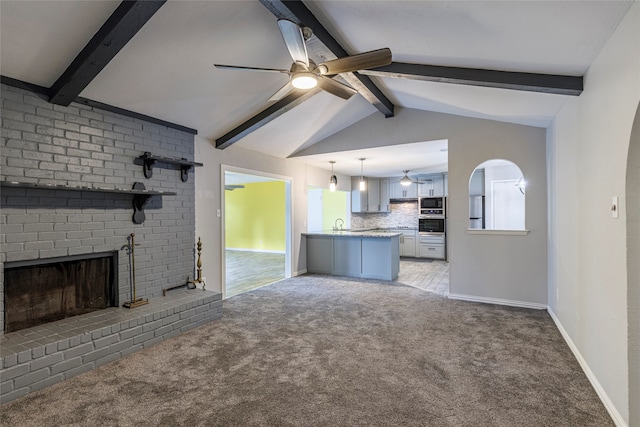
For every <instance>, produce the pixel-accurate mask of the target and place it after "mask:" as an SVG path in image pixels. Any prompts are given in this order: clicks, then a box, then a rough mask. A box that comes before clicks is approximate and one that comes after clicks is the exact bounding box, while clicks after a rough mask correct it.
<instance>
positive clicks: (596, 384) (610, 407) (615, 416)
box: [547, 308, 628, 427]
mask: <svg viewBox="0 0 640 427" xmlns="http://www.w3.org/2000/svg"><path fill="white" fill-rule="evenodd" d="M547 311H548V313H549V315H550V316H551V318H552V319H553V321H554V322H555V324H556V327H557V328H558V330H559V331H560V334H561V335H562V338H564V340H565V341H566V343H567V345H568V346H569V348H570V349H571V352H572V353H573V355H574V356H575V358H576V359H577V360H578V363H579V364H580V367H581V368H582V370H583V371H584V373H585V375H586V376H587V378H588V379H589V382H590V383H591V385H592V386H593V388H594V390H595V391H596V393H597V394H598V397H599V398H600V400H601V401H602V404H603V405H604V407H605V408H606V409H607V412H609V415H610V416H611V419H612V420H613V422H614V423H615V425H616V426H618V427H628V425H627V423H626V422H625V420H624V419H623V418H622V415H620V412H618V410H617V409H616V407H615V405H614V404H613V402H612V401H611V399H609V396H608V395H607V393H606V392H605V391H604V389H603V388H602V385H600V381H598V378H597V377H596V375H595V374H594V373H593V371H592V370H591V368H589V364H588V363H587V361H586V360H584V357H582V354H580V351H579V350H578V347H576V345H575V344H574V343H573V340H572V339H571V337H570V336H569V334H568V333H567V331H566V330H565V329H564V327H563V326H562V323H560V320H559V319H558V317H557V316H556V314H555V313H554V312H553V310H551V308H548V309H547Z"/></svg>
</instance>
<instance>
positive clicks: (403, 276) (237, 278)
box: [226, 250, 449, 298]
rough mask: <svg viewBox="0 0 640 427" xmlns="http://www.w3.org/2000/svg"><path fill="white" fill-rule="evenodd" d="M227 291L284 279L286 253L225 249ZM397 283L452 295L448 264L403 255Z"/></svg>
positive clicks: (246, 288) (229, 294)
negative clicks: (450, 292)
mask: <svg viewBox="0 0 640 427" xmlns="http://www.w3.org/2000/svg"><path fill="white" fill-rule="evenodd" d="M226 273H227V293H226V297H227V298H229V297H232V296H234V295H238V294H241V293H244V292H247V291H250V290H252V289H255V288H259V287H260V286H264V285H268V284H270V283H273V282H277V281H279V280H282V279H284V254H274V253H265V252H249V251H230V250H227V251H226ZM396 282H399V283H402V284H404V285H409V286H413V287H414V288H420V289H423V290H425V291H428V292H433V293H436V294H439V295H443V296H447V295H449V263H448V262H447V261H441V260H430V259H420V258H401V259H400V274H399V275H398V279H397V280H396Z"/></svg>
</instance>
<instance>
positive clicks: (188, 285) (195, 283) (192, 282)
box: [162, 237, 206, 296]
mask: <svg viewBox="0 0 640 427" xmlns="http://www.w3.org/2000/svg"><path fill="white" fill-rule="evenodd" d="M196 248H197V249H198V261H197V262H196V266H197V267H198V269H197V271H196V278H195V279H193V280H189V278H188V277H187V282H186V283H185V284H183V285H177V286H171V287H169V288H165V289H163V290H162V296H166V295H167V292H168V291H171V290H173V289H178V288H185V287H186V288H187V289H195V288H196V287H197V286H198V284H199V283H202V290H203V291H204V287H205V286H206V283H205V279H204V277H202V260H201V259H200V255H201V254H202V241H201V240H200V238H199V237H198V243H197V245H196Z"/></svg>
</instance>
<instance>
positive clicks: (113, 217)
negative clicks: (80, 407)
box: [0, 84, 222, 402]
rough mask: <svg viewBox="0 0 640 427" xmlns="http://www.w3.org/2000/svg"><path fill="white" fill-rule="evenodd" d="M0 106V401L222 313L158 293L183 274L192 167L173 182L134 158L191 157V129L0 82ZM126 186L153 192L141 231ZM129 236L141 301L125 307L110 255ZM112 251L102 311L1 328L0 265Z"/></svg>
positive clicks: (121, 262)
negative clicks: (111, 278) (61, 102)
mask: <svg viewBox="0 0 640 427" xmlns="http://www.w3.org/2000/svg"><path fill="white" fill-rule="evenodd" d="M0 98H1V100H2V110H1V114H2V139H1V141H2V142H1V145H0V149H1V153H0V154H1V156H0V157H1V162H2V163H1V167H2V169H1V171H0V175H1V176H0V179H1V180H2V182H3V183H7V184H8V183H13V184H12V185H11V186H9V185H3V187H2V188H1V189H0V191H1V192H0V206H1V210H0V243H2V245H1V246H2V249H1V250H0V274H1V275H2V276H1V277H0V279H1V280H0V311H1V313H0V331H1V335H0V344H1V345H2V347H1V350H0V352H1V354H0V356H2V365H1V366H0V368H1V369H2V371H0V373H1V375H2V379H1V380H2V383H1V384H0V387H1V389H2V399H1V400H2V401H3V402H4V401H8V400H11V399H13V398H15V397H18V396H20V395H23V394H26V393H28V392H30V391H33V390H36V389H37V388H40V387H42V386H45V385H48V384H49V383H53V382H57V381H60V380H62V379H65V378H68V377H70V376H72V375H75V374H76V373H79V372H81V371H83V370H86V369H91V368H92V367H95V366H98V365H99V364H101V363H106V362H107V361H109V360H113V359H114V358H118V357H121V356H122V355H124V354H128V352H131V351H135V350H136V349H140V348H143V347H144V346H147V345H151V344H153V343H155V342H158V340H162V339H165V338H167V337H169V336H172V335H174V334H176V333H180V332H181V331H184V330H186V329H188V328H191V327H195V326H196V325H198V324H202V322H204V321H210V320H212V319H214V318H216V317H220V316H221V315H222V311H221V300H220V295H219V294H214V293H211V292H208V291H202V290H191V291H180V290H178V291H175V292H172V293H170V294H169V295H168V296H167V297H163V296H162V295H163V289H165V288H169V287H173V286H176V285H179V284H183V283H185V281H186V280H187V278H189V277H191V278H193V276H194V263H195V262H194V261H195V259H194V257H195V255H194V254H195V250H194V246H195V240H196V239H195V188H194V181H195V180H194V179H193V171H191V173H190V174H189V175H191V177H189V178H188V179H187V180H186V181H183V180H182V179H181V171H180V170H179V169H178V170H176V169H175V168H172V167H162V166H161V165H160V166H156V167H154V173H153V175H152V176H151V177H150V178H146V177H145V174H144V167H143V166H141V165H140V164H139V163H137V162H136V159H137V158H138V157H140V156H141V155H143V153H145V152H149V153H152V154H153V155H156V156H163V157H166V158H176V159H189V160H193V145H194V135H193V133H191V132H189V131H186V130H180V129H176V128H173V127H171V126H164V125H162V124H157V123H151V122H148V121H145V120H142V119H138V118H131V117H128V116H125V115H121V114H117V113H113V112H108V111H104V110H101V109H99V108H96V107H92V106H87V105H83V104H79V103H72V104H71V105H70V106H68V107H63V106H58V105H53V104H49V103H48V102H47V101H45V100H43V99H41V97H40V96H38V95H36V94H33V93H31V92H29V91H27V90H23V89H20V88H15V87H12V86H8V85H5V84H2V87H1V90H0ZM137 182H140V183H143V184H144V186H145V187H146V189H147V190H151V191H152V192H154V193H153V194H155V195H152V196H150V197H146V196H145V198H144V202H145V204H144V214H145V215H144V221H143V222H142V223H135V222H134V221H133V220H132V216H133V215H134V214H135V213H136V212H135V208H134V207H133V205H134V204H135V203H134V201H136V202H138V204H139V200H137V199H136V197H137V196H136V194H135V192H133V193H132V190H131V189H132V188H133V186H134V183H137ZM15 183H18V184H15ZM14 184H15V185H14ZM132 232H135V235H136V243H137V244H138V246H136V248H135V251H136V252H135V254H136V268H135V275H136V285H137V286H136V290H137V297H141V298H145V299H149V301H150V304H149V305H148V306H145V307H139V308H134V309H130V310H128V309H124V308H122V307H114V305H117V302H119V303H120V305H121V304H122V302H124V301H128V300H130V299H131V292H130V270H129V268H130V267H129V264H128V257H127V256H126V255H125V254H124V253H123V252H120V250H121V248H122V246H123V245H125V244H126V243H127V237H128V236H129V235H130V234H131V233H132ZM113 252H119V253H120V256H117V257H116V259H117V265H116V267H117V268H116V271H118V272H119V273H118V274H117V275H116V276H115V283H114V284H113V289H114V290H113V292H114V294H113V296H112V297H109V298H111V300H110V303H109V304H108V308H106V309H101V310H99V311H97V312H95V313H87V314H80V315H78V316H74V317H72V318H66V319H59V320H55V321H53V322H51V323H49V324H43V325H39V326H31V327H28V328H26V329H21V330H19V331H16V332H10V331H8V330H5V329H6V325H5V316H6V313H5V307H6V304H7V302H8V301H9V302H10V301H11V300H10V299H8V298H9V295H8V290H7V289H5V279H6V278H7V277H6V272H5V267H6V268H10V267H11V266H12V265H13V266H16V265H21V263H22V264H24V263H27V264H28V263H37V262H40V261H42V260H48V259H52V258H54V259H55V258H60V257H63V258H64V257H67V258H70V259H72V258H75V257H78V258H81V257H83V256H88V257H92V256H94V255H95V254H100V253H113ZM45 262H46V261H45ZM55 292H58V293H60V292H61V291H54V293H55ZM74 292H75V291H74ZM114 301H116V303H114ZM172 301H174V302H172ZM11 303H12V302H11ZM12 304H13V303H12ZM196 311H197V313H196ZM96 313H98V314H96ZM123 319H124V320H123ZM65 328H66V330H65ZM30 332H33V333H32V334H30ZM149 334H150V335H149ZM105 349H106V350H105ZM95 352H97V353H95ZM78 357H79V358H80V359H78ZM60 364H62V365H60Z"/></svg>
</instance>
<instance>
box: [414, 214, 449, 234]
mask: <svg viewBox="0 0 640 427" xmlns="http://www.w3.org/2000/svg"><path fill="white" fill-rule="evenodd" d="M444 232H445V219H444V218H423V217H419V218H418V233H420V234H424V233H441V234H444Z"/></svg>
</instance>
